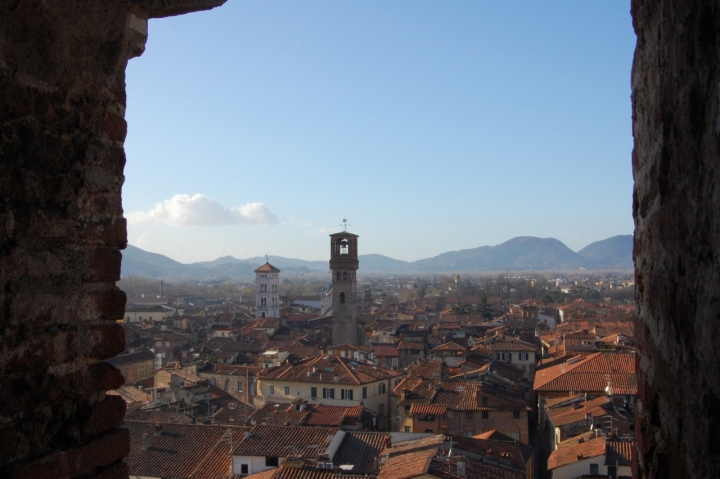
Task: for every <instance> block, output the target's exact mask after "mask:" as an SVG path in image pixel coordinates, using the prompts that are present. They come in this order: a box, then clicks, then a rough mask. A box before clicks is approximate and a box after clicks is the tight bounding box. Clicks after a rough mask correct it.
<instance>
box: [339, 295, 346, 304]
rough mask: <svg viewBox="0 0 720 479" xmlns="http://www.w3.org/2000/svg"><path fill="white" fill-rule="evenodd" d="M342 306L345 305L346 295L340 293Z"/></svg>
mask: <svg viewBox="0 0 720 479" xmlns="http://www.w3.org/2000/svg"><path fill="white" fill-rule="evenodd" d="M340 304H345V293H340Z"/></svg>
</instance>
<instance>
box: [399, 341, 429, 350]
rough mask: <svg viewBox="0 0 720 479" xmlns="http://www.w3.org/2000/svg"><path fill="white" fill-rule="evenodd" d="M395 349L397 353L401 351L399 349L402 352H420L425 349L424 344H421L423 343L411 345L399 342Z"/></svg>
mask: <svg viewBox="0 0 720 479" xmlns="http://www.w3.org/2000/svg"><path fill="white" fill-rule="evenodd" d="M397 348H398V351H399V350H401V349H402V350H407V349H412V350H420V351H423V350H424V349H425V344H423V343H413V342H410V341H400V342H399V343H398V346H397Z"/></svg>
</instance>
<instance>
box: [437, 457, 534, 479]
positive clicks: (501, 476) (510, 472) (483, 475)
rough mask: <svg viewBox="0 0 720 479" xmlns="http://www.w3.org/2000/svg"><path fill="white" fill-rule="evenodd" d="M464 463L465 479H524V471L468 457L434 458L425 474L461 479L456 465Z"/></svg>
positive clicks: (446, 478)
mask: <svg viewBox="0 0 720 479" xmlns="http://www.w3.org/2000/svg"><path fill="white" fill-rule="evenodd" d="M461 461H462V462H465V477H468V478H472V479H526V474H525V471H520V470H517V469H509V468H508V467H507V466H505V467H500V466H496V465H494V464H488V463H486V462H483V461H476V460H474V459H472V458H469V457H460V456H454V457H451V458H450V459H448V460H446V459H441V458H439V457H435V458H433V459H432V462H431V464H430V468H429V469H428V472H427V474H428V475H429V476H431V477H437V478H438V479H462V476H459V475H458V474H457V463H458V462H461Z"/></svg>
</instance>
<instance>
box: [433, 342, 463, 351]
mask: <svg viewBox="0 0 720 479" xmlns="http://www.w3.org/2000/svg"><path fill="white" fill-rule="evenodd" d="M432 351H433V352H438V351H467V348H465V347H463V346H460V345H459V344H458V343H456V342H454V341H450V342H449V343H445V344H441V345H440V346H436V347H434V348H432Z"/></svg>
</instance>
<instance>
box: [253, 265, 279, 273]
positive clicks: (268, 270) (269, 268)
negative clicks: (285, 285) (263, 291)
mask: <svg viewBox="0 0 720 479" xmlns="http://www.w3.org/2000/svg"><path fill="white" fill-rule="evenodd" d="M255 272H256V273H279V272H280V270H279V269H277V268H276V267H275V266H273V265H271V264H270V263H265V264H264V265H262V266H260V267H259V268H258V269H256V270H255Z"/></svg>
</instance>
